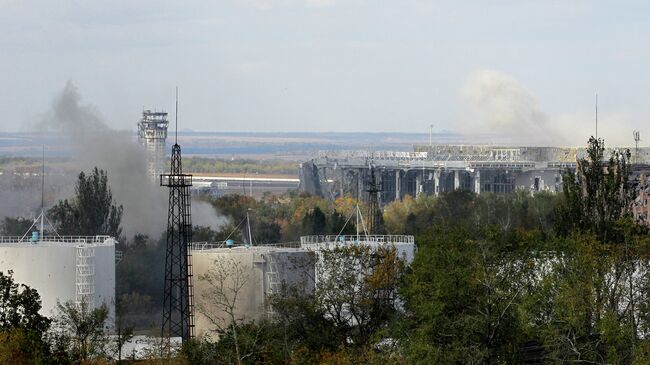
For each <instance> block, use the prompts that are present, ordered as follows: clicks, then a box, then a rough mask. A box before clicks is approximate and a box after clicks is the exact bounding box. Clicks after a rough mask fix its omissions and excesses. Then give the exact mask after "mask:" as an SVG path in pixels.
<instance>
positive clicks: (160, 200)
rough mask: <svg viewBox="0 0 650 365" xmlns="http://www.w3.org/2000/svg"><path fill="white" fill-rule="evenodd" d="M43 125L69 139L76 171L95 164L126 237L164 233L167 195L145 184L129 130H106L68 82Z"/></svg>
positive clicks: (139, 154)
mask: <svg viewBox="0 0 650 365" xmlns="http://www.w3.org/2000/svg"><path fill="white" fill-rule="evenodd" d="M44 126H45V127H47V128H50V129H55V130H57V131H60V132H63V133H64V134H65V135H67V136H68V137H69V139H70V142H71V144H72V145H73V147H74V148H75V150H76V151H77V153H76V156H75V157H76V158H75V160H76V163H77V164H78V168H79V169H80V170H84V171H89V170H90V169H91V168H93V167H94V166H97V167H99V168H101V169H104V170H106V171H107V173H108V179H109V184H110V187H111V189H112V191H113V200H114V201H115V202H116V203H117V204H122V205H123V206H124V216H123V218H122V226H123V229H124V233H125V234H126V235H127V237H128V236H131V235H133V234H135V233H145V234H148V235H150V236H151V237H158V236H159V235H160V233H161V232H162V231H164V230H165V227H166V223H167V220H166V218H167V204H168V202H167V195H166V194H167V191H166V190H165V189H164V188H162V187H160V186H158V185H157V184H154V183H152V182H151V181H150V180H149V177H148V175H147V173H146V167H145V166H146V159H145V157H146V156H145V151H144V149H143V148H142V147H141V146H139V145H138V144H137V143H136V142H135V141H134V140H133V135H132V133H131V132H128V131H117V130H113V129H111V128H109V127H108V126H107V125H106V123H104V121H103V120H102V117H101V116H100V114H99V112H98V111H97V110H96V109H95V108H93V107H91V106H88V105H82V104H81V97H80V95H79V92H78V91H77V88H76V87H75V86H74V85H73V84H72V83H71V82H68V83H67V84H66V86H65V88H64V89H63V91H62V92H61V94H60V95H59V96H58V97H57V98H56V100H55V101H54V103H53V105H52V109H51V110H50V111H49V112H48V113H47V114H46V116H45V118H44ZM201 214H207V215H212V216H213V218H212V219H211V220H210V221H212V222H219V221H220V220H219V218H218V217H217V215H216V213H215V212H214V210H212V211H209V210H207V209H201ZM201 220H205V219H201Z"/></svg>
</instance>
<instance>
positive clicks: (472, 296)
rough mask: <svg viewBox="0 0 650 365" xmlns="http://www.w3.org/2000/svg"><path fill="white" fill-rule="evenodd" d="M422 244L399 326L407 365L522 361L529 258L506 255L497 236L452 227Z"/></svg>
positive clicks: (408, 278)
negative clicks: (523, 305) (522, 310)
mask: <svg viewBox="0 0 650 365" xmlns="http://www.w3.org/2000/svg"><path fill="white" fill-rule="evenodd" d="M418 239H419V242H420V246H419V250H418V254H417V256H416V258H415V261H414V262H413V264H412V267H411V270H410V271H409V273H408V274H407V275H406V277H405V280H404V285H403V286H402V289H401V291H400V292H401V294H402V295H403V297H404V299H405V304H406V310H407V315H406V317H405V318H404V319H403V320H404V324H403V325H401V326H399V328H400V331H402V333H403V336H404V340H405V342H404V346H405V351H406V356H407V358H408V359H409V361H410V362H413V363H421V364H431V363H487V364H489V363H514V362H517V361H518V360H517V359H518V347H519V345H520V343H521V341H523V340H524V339H525V337H524V336H522V335H523V333H522V326H523V324H522V320H521V316H520V313H519V307H520V304H521V302H522V300H523V297H524V292H523V290H524V285H525V284H526V282H525V280H523V282H522V278H526V277H528V276H530V269H531V267H532V265H531V263H530V261H529V260H530V258H527V257H525V256H523V255H518V254H516V253H515V252H507V250H506V249H505V247H504V245H502V244H501V243H502V242H504V241H505V239H504V237H502V236H499V235H494V234H493V232H485V234H480V235H476V234H473V233H471V232H469V231H468V230H467V229H465V228H450V229H448V230H445V231H442V230H431V231H429V232H428V233H426V234H424V235H423V236H419V238H418ZM407 338H408V341H406V340H407Z"/></svg>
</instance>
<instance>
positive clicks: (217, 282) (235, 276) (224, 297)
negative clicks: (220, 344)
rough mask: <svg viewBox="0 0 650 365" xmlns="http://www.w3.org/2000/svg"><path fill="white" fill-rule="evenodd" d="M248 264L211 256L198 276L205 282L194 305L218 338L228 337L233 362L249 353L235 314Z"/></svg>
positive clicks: (239, 322) (248, 275) (242, 322)
mask: <svg viewBox="0 0 650 365" xmlns="http://www.w3.org/2000/svg"><path fill="white" fill-rule="evenodd" d="M251 269H252V268H251V267H249V266H246V265H244V264H242V263H241V262H239V261H236V260H234V259H232V258H230V259H223V260H215V261H214V263H213V266H212V267H211V268H210V270H209V271H208V272H207V273H206V274H204V275H201V276H199V281H202V282H204V283H205V284H207V286H208V290H207V291H206V292H204V293H203V296H202V298H201V301H200V302H199V303H198V304H197V309H198V310H199V312H200V313H201V315H203V316H205V318H207V319H208V321H209V322H210V323H211V324H212V326H213V327H214V332H215V333H216V334H217V336H218V338H219V339H221V338H222V337H224V336H226V337H231V338H232V345H233V348H234V350H235V353H234V355H235V359H234V361H233V362H235V363H237V364H239V365H241V364H243V361H244V359H246V358H247V357H250V356H252V355H253V353H252V352H246V351H244V349H243V348H242V343H241V339H240V337H239V330H240V328H241V326H242V325H243V324H244V320H243V319H242V318H241V317H239V314H238V313H239V310H238V306H239V305H241V303H242V300H245V298H242V297H241V296H242V295H243V290H244V288H245V287H246V286H247V285H248V282H249V279H250V273H251Z"/></svg>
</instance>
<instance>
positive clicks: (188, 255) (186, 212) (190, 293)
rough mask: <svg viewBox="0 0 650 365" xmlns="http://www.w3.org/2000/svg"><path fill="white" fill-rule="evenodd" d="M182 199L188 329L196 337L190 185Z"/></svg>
mask: <svg viewBox="0 0 650 365" xmlns="http://www.w3.org/2000/svg"><path fill="white" fill-rule="evenodd" d="M183 189H184V191H183V196H184V198H183V199H182V202H183V203H182V208H181V209H182V210H183V211H182V214H183V220H182V222H184V225H183V230H184V232H183V235H184V237H183V245H184V249H185V260H186V264H187V310H188V313H187V315H188V330H189V336H190V337H191V338H193V337H194V285H193V284H192V281H193V280H192V279H193V276H194V274H193V270H192V250H191V249H190V243H191V242H192V211H191V209H192V203H191V200H190V199H191V195H190V190H189V189H190V188H189V186H185V187H183Z"/></svg>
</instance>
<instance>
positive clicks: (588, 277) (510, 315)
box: [0, 138, 650, 364]
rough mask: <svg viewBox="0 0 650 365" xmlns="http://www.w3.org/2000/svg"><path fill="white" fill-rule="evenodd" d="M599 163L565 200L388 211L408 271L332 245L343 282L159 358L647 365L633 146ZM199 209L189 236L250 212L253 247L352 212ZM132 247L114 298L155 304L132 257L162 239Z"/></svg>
mask: <svg viewBox="0 0 650 365" xmlns="http://www.w3.org/2000/svg"><path fill="white" fill-rule="evenodd" d="M603 153H604V144H603V141H602V140H597V139H593V138H592V139H591V140H590V141H589V148H588V155H587V156H586V157H585V158H583V159H580V160H579V161H578V163H577V169H576V171H567V172H566V173H565V175H564V189H563V193H561V194H556V195H552V194H546V193H536V194H531V193H529V192H515V193H512V194H505V195H495V194H481V195H476V194H473V193H469V192H462V191H455V192H449V193H445V194H441V195H440V196H438V197H426V196H422V197H418V198H417V199H415V198H410V197H406V198H404V199H402V200H401V201H398V202H393V203H390V204H388V205H387V206H386V207H385V209H384V212H383V221H384V230H385V232H386V233H390V234H414V235H415V236H416V243H417V251H416V255H415V258H414V261H413V262H412V263H411V264H410V265H406V264H405V263H404V262H402V261H400V259H399V258H398V257H396V256H395V254H394V252H393V251H391V250H390V249H388V248H386V249H383V250H380V251H372V252H371V251H367V250H364V249H361V248H352V249H341V250H340V251H333V252H332V253H331V254H330V255H329V257H328V261H327V265H329V267H330V268H337V272H341V273H347V274H348V275H342V276H341V277H339V278H338V279H337V280H335V281H332V282H325V283H324V285H322V286H319V287H318V288H317V289H316V290H313V291H309V290H307V291H305V290H300V288H295V287H284V288H283V291H282V293H281V295H276V296H273V297H272V298H271V303H272V306H273V312H274V315H273V316H271V317H270V318H269V319H267V320H259V321H244V320H234V321H231V322H230V325H228V326H214V328H213V331H214V333H215V337H216V338H218V340H212V341H207V340H205V339H196V340H193V341H190V342H187V343H186V344H184V346H183V348H182V350H181V351H180V352H179V353H178V354H177V355H176V356H175V357H174V358H173V359H172V360H170V361H173V362H176V363H191V364H359V363H368V364H380V363H382V364H385V363H389V364H432V363H440V364H470V363H471V364H505V363H508V364H510V363H513V364H516V363H522V364H542V363H585V364H646V363H650V338H648V333H649V332H650V301H649V298H648V294H647V293H648V292H649V289H650V260H649V257H650V239H649V236H648V230H647V227H645V226H642V225H640V224H638V223H637V222H635V221H634V219H633V217H632V216H631V214H630V211H629V209H628V208H629V205H630V203H631V201H632V200H633V199H634V197H635V191H634V188H633V186H632V184H631V182H630V181H629V172H630V165H629V152H628V151H615V152H614V154H613V155H612V156H608V158H606V156H603ZM99 181H100V182H101V179H99ZM100 185H101V184H100ZM100 190H101V189H100ZM202 199H204V200H206V201H208V202H209V203H211V204H212V205H213V206H214V207H215V209H217V211H219V212H220V213H221V214H223V215H225V216H226V217H228V218H229V223H227V224H226V225H224V226H223V227H196V229H195V232H196V238H197V240H221V239H224V238H225V236H227V235H229V234H230V233H232V231H233V228H234V226H235V225H236V224H237V223H238V222H240V221H241V220H242V219H243V218H244V217H245V215H246V212H247V211H249V209H250V212H253V213H254V214H253V215H252V218H251V224H252V225H253V227H254V229H253V231H254V232H256V233H255V238H254V239H255V242H256V243H258V244H264V243H272V242H278V241H295V240H297V239H298V238H299V236H300V235H305V234H328V233H329V234H336V233H338V231H337V230H336V229H335V228H339V229H340V227H342V226H343V224H344V223H345V221H346V220H347V217H349V216H350V214H352V212H353V209H354V207H355V205H356V204H357V202H355V201H354V200H352V199H339V200H337V201H334V202H330V201H326V200H322V199H318V198H315V197H311V196H306V195H298V194H295V193H292V194H287V195H284V196H272V195H267V196H265V197H264V198H263V199H261V200H253V199H250V198H248V197H244V196H237V195H233V196H227V197H221V198H209V197H203V198H202ZM79 206H82V205H79ZM116 209H117V207H116ZM108 212H109V214H105V211H104V217H108V218H107V219H108V220H109V221H110V217H111V214H110V212H111V209H108ZM105 226H106V227H110V226H111V225H110V224H107V225H105ZM347 229H350V230H351V231H350V233H351V232H353V231H355V230H356V227H354V225H353V224H352V225H350V226H349V228H347ZM236 239H243V237H239V238H237V237H236ZM129 241H130V242H129V245H128V247H125V249H126V252H127V253H128V254H125V259H124V262H123V263H122V264H124V263H127V264H126V265H125V266H122V264H120V266H121V267H120V266H118V292H120V295H126V296H127V297H130V298H137V297H138V296H140V298H141V299H142V298H143V297H145V296H149V299H148V300H149V302H150V303H157V301H158V298H159V297H158V294H157V292H156V291H157V290H159V289H156V280H154V279H151V276H152V275H151V271H153V270H152V267H155V266H148V265H155V261H156V260H157V259H156V258H155V257H158V256H155V255H153V256H152V255H149V256H146V255H145V254H144V253H145V252H146V253H147V254H151V253H156V254H159V255H163V253H161V248H162V246H161V245H160V244H159V243H157V241H160V240H157V239H153V240H152V239H150V238H148V237H144V236H136V237H134V238H132V239H130V240H129ZM145 256H146V258H145ZM160 257H163V256H160ZM161 261H162V260H161ZM351 262H352V263H354V265H351V264H350V263H351ZM360 268H361V269H360ZM160 275H162V272H161V274H160ZM218 277H219V276H213V277H209V276H208V277H205V278H203V280H213V282H215V283H216V282H218V281H215V278H218ZM159 282H160V283H162V279H161V280H160V281H159ZM160 286H161V285H160ZM147 287H148V289H145V288H147ZM134 302H135V301H134ZM155 305H156V304H153V306H154V307H155ZM143 307H144V308H145V309H143V310H149V311H151V310H152V308H151V307H147V305H146V304H145V305H143ZM17 323H18V324H17V325H16V326H18V327H21V326H23V324H20V322H17ZM0 332H1V333H5V332H4V330H3V329H0ZM37 337H38V336H37ZM0 342H1V343H3V344H5V343H7V341H6V340H4V337H1V336H0ZM26 346H27V347H29V346H32V345H29V344H28V345H26ZM34 346H36V345H34ZM0 352H2V351H0Z"/></svg>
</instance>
